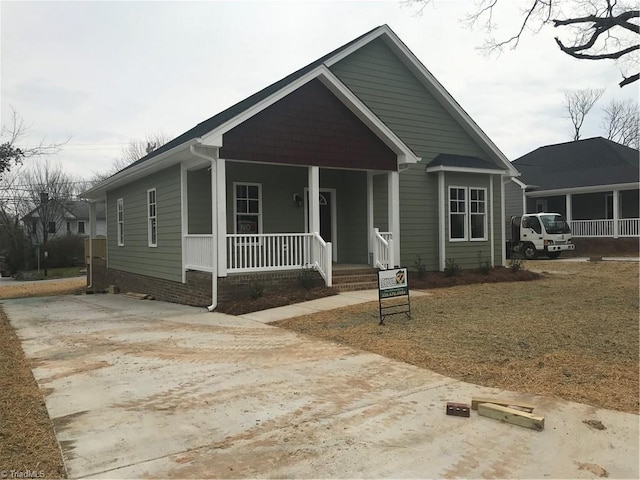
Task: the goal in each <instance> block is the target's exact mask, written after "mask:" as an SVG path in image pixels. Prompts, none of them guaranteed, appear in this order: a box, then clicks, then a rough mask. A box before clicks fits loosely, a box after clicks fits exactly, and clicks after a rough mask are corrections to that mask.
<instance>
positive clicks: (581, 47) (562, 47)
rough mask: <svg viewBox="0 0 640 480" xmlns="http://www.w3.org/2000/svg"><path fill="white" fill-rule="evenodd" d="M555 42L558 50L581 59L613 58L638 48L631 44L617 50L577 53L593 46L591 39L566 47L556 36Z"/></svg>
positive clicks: (638, 47)
mask: <svg viewBox="0 0 640 480" xmlns="http://www.w3.org/2000/svg"><path fill="white" fill-rule="evenodd" d="M556 43H557V44H558V46H559V47H560V50H562V51H563V52H564V53H566V54H567V55H570V56H572V57H574V58H579V59H581V60H605V59H609V60H615V59H618V58H620V57H622V56H624V55H627V54H628V53H631V52H633V51H635V50H640V45H633V46H631V47H627V48H624V49H622V50H619V51H617V52H612V53H596V54H590V53H578V52H581V51H583V50H587V49H589V48H591V47H592V46H593V42H591V41H590V42H587V43H586V44H584V45H577V46H575V47H567V46H565V45H564V44H563V43H562V41H561V40H560V39H559V38H558V37H556Z"/></svg>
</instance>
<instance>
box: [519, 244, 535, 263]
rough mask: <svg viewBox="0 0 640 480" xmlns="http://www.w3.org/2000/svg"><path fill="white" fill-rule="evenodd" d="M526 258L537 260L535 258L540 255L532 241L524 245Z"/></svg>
mask: <svg viewBox="0 0 640 480" xmlns="http://www.w3.org/2000/svg"><path fill="white" fill-rule="evenodd" d="M523 253H524V258H526V259H527V260H535V258H536V257H537V256H538V251H537V250H536V247H534V246H533V244H531V243H527V244H526V245H525V247H524V251H523Z"/></svg>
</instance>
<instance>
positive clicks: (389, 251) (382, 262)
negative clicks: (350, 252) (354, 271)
mask: <svg viewBox="0 0 640 480" xmlns="http://www.w3.org/2000/svg"><path fill="white" fill-rule="evenodd" d="M393 260H394V259H393V238H392V234H391V232H380V230H378V229H377V228H374V229H373V266H374V267H375V268H380V269H383V270H386V269H388V268H393V266H394V265H395V262H394V261H393Z"/></svg>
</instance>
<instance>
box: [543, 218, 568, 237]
mask: <svg viewBox="0 0 640 480" xmlns="http://www.w3.org/2000/svg"><path fill="white" fill-rule="evenodd" d="M540 220H542V224H543V225H544V229H545V230H546V231H547V233H571V229H570V228H569V225H567V222H566V221H565V219H564V217H563V216H562V215H540Z"/></svg>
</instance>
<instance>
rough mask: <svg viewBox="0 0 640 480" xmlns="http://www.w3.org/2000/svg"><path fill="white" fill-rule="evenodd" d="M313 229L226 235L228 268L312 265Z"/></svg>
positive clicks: (247, 269) (251, 269)
mask: <svg viewBox="0 0 640 480" xmlns="http://www.w3.org/2000/svg"><path fill="white" fill-rule="evenodd" d="M312 237H313V234H311V233H263V234H259V235H244V234H242V235H241V234H228V235H227V270H228V271H229V272H233V273H239V272H264V271H268V270H287V269H294V268H302V267H305V266H311V263H312V262H311V257H310V248H309V246H310V243H311V239H312Z"/></svg>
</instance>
